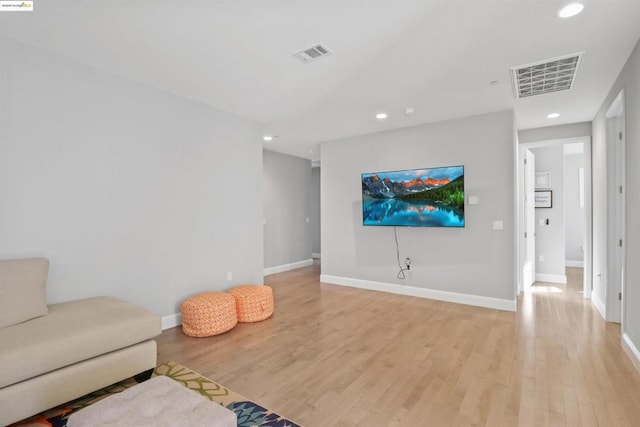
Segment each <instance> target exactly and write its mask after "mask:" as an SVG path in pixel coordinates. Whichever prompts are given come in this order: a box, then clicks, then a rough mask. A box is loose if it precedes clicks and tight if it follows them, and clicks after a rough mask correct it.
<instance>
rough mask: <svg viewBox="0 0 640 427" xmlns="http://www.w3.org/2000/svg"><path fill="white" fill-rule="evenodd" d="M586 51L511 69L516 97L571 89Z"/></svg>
mask: <svg viewBox="0 0 640 427" xmlns="http://www.w3.org/2000/svg"><path fill="white" fill-rule="evenodd" d="M582 55H584V52H580V53H573V54H571V55H566V56H561V57H559V58H553V59H546V60H544V61H539V62H535V63H533V64H527V65H521V66H519V67H513V68H512V69H511V75H512V76H513V87H514V89H515V92H516V98H528V97H530V96H535V95H543V94H545V93H551V92H560V91H563V90H570V89H571V88H572V87H573V83H574V82H575V79H576V72H577V71H578V66H579V65H580V61H581V60H582Z"/></svg>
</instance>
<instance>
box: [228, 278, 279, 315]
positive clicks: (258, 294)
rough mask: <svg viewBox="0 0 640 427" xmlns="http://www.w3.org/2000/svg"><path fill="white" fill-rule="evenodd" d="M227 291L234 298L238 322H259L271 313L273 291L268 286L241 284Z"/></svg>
mask: <svg viewBox="0 0 640 427" xmlns="http://www.w3.org/2000/svg"><path fill="white" fill-rule="evenodd" d="M227 292H228V293H229V294H231V295H233V297H234V298H235V300H236V310H237V316H238V322H259V321H261V320H265V319H268V318H269V317H271V315H272V314H273V291H272V290H271V288H270V287H269V286H262V285H242V286H236V287H235V288H231V289H229V290H228V291H227Z"/></svg>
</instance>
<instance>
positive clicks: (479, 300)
mask: <svg viewBox="0 0 640 427" xmlns="http://www.w3.org/2000/svg"><path fill="white" fill-rule="evenodd" d="M320 281H321V282H322V283H330V284H332V285H340V286H349V287H352V288H360V289H368V290H370V291H380V292H388V293H392V294H399V295H407V296H412V297H420V298H428V299H433V300H438V301H446V302H453V303H457V304H466V305H473V306H476V307H485V308H494V309H496V310H504V311H516V301H515V300H506V299H500V298H492V297H483V296H478V295H469V294H460V293H456V292H447V291H439V290H435V289H427V288H416V287H415V286H403V285H396V284H394V283H383V282H373V281H370V280H360V279H351V278H348V277H340V276H331V275H328V274H321V275H320Z"/></svg>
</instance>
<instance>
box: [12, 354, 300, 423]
mask: <svg viewBox="0 0 640 427" xmlns="http://www.w3.org/2000/svg"><path fill="white" fill-rule="evenodd" d="M157 375H166V376H167V377H169V378H171V379H173V380H175V381H177V382H179V383H180V384H182V385H183V386H185V387H187V388H189V389H191V390H194V391H196V392H198V393H200V394H201V395H203V396H204V397H206V398H207V399H209V400H211V401H213V402H216V403H219V404H220V405H223V406H225V407H226V408H228V409H230V410H232V411H233V412H235V413H236V415H237V416H238V426H239V427H240V426H242V427H254V426H256V427H257V426H263V427H266V426H269V427H300V426H299V424H297V423H294V422H292V421H290V420H288V419H286V418H283V417H281V416H280V415H278V414H276V413H275V412H272V411H270V410H268V409H266V408H264V407H262V406H260V405H258V404H257V403H255V402H252V401H250V400H249V399H247V398H246V397H244V396H241V395H239V394H238V393H236V392H234V391H232V390H229V389H228V388H226V387H225V386H223V385H220V384H218V383H216V382H214V381H211V380H210V379H208V378H206V377H203V376H202V375H200V374H198V373H196V372H193V371H192V370H190V369H188V368H185V367H184V366H181V365H179V364H177V363H175V362H167V363H163V364H161V365H159V366H158V367H157V368H156V369H155V371H154V372H153V376H157ZM136 384H138V382H137V381H136V380H135V378H129V379H127V380H124V381H121V382H119V383H117V384H114V385H111V386H109V387H105V388H103V389H101V390H98V391H96V392H93V393H91V394H88V395H86V396H84V397H81V398H79V399H76V400H73V401H71V402H69V403H66V404H64V405H60V406H58V407H56V408H53V409H50V410H48V411H46V412H43V413H41V414H38V415H36V416H34V417H31V418H29V419H26V420H24V421H20V422H18V423H15V424H12V425H11V427H18V426H30V427H42V426H51V427H64V426H66V425H67V418H68V417H69V416H70V415H71V413H72V412H74V411H78V410H80V409H82V408H85V407H87V406H89V405H91V404H93V403H95V402H97V401H99V400H101V399H104V398H105V397H109V396H111V395H113V394H115V393H120V392H121V391H123V390H126V389H127V388H129V387H133V386H134V385H136Z"/></svg>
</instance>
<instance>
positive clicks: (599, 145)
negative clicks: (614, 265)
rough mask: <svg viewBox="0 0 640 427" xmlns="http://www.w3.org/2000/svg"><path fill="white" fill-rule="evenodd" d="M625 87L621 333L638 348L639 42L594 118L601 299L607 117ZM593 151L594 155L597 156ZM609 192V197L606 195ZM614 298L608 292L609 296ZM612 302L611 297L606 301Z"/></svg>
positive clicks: (608, 171)
mask: <svg viewBox="0 0 640 427" xmlns="http://www.w3.org/2000/svg"><path fill="white" fill-rule="evenodd" d="M621 90H624V97H625V105H624V107H625V116H626V121H625V128H626V138H625V143H626V166H625V168H626V185H627V191H626V212H625V216H626V236H625V242H626V260H625V264H626V281H625V296H624V306H623V307H622V325H623V330H622V333H623V334H625V335H627V337H628V338H629V339H630V340H631V342H632V343H633V344H634V345H635V347H636V349H640V263H638V260H639V259H640V222H639V221H638V220H637V219H638V218H640V191H638V189H637V186H638V183H640V168H639V167H638V165H639V164H640V119H639V118H640V42H638V44H636V46H635V48H634V49H633V51H632V52H631V55H630V56H629V59H628V60H627V63H626V64H625V66H624V68H623V69H622V71H621V72H620V75H619V76H618V78H617V80H616V82H615V84H614V85H613V87H612V88H611V91H610V92H609V94H608V95H607V97H606V99H605V100H604V101H603V103H602V106H601V107H600V110H599V111H598V114H597V115H596V117H595V118H594V119H593V147H594V150H593V151H594V157H593V159H594V165H593V225H594V237H593V242H594V254H593V255H594V261H593V263H594V270H593V274H594V281H593V282H594V286H593V291H594V293H597V294H598V296H599V297H600V299H601V301H605V291H604V286H603V284H600V283H599V280H598V277H597V274H599V273H601V274H604V273H605V272H606V260H607V254H606V239H605V237H606V230H607V225H608V224H609V223H610V221H611V219H609V218H608V212H607V206H608V202H607V201H608V200H610V192H611V191H613V190H614V189H612V188H611V182H613V181H612V179H613V175H612V169H613V167H612V165H613V159H612V151H611V147H608V146H607V139H606V125H607V119H606V117H605V115H606V112H607V110H608V109H609V107H610V105H611V103H612V102H613V100H614V99H615V98H616V96H618V93H619V92H620V91H621ZM596 153H597V154H598V155H597V156H596ZM608 197H609V198H608ZM612 297H616V296H615V295H610V298H612ZM606 303H607V304H610V303H611V301H606Z"/></svg>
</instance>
